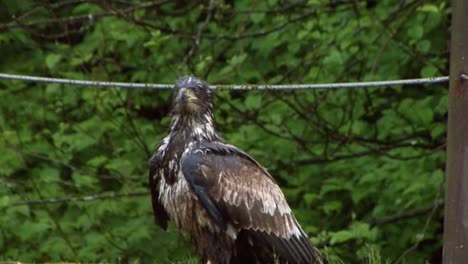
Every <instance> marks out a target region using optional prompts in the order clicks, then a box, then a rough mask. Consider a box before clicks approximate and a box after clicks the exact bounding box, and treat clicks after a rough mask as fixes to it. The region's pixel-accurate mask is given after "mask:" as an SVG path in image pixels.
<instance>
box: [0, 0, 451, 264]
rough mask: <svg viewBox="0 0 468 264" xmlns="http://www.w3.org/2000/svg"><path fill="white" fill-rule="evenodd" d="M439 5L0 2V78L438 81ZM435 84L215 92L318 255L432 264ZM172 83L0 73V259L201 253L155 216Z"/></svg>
mask: <svg viewBox="0 0 468 264" xmlns="http://www.w3.org/2000/svg"><path fill="white" fill-rule="evenodd" d="M449 18H450V8H449V5H448V1H443V0H426V1H423V0H413V1H409V0H408V1H407V0H401V1H395V0H379V1H376V0H367V1H364V0H308V1H299V0H297V1H281V0H268V1H258V0H254V1H247V0H242V1H217V0H213V1H167V0H166V1H164V0H163V1H149V2H145V1H126V0H117V1H93V0H68V1H45V0H40V1H33V0H21V1H13V0H2V1H0V58H1V59H0V72H2V73H15V74H27V75H34V76H45V77H58V78H72V79H83V80H101V81H120V82H141V83H174V82H175V80H176V79H177V77H178V76H181V75H185V74H194V75H196V76H198V77H200V78H202V79H205V80H206V81H207V82H209V83H210V84H295V83H300V84H305V83H326V82H352V81H370V80H392V79H405V78H420V77H432V76H442V75H448V47H449V37H450V36H449V21H450V19H449ZM447 91H448V83H446V84H437V85H414V86H407V87H381V88H358V89H338V90H301V91H265V90H262V91H260V90H251V91H227V90H223V91H216V92H214V94H215V120H216V126H217V129H218V131H219V132H220V133H221V134H222V135H223V137H225V138H226V139H227V140H228V141H230V142H231V143H233V144H235V145H237V146H239V147H240V148H242V149H243V150H245V151H247V152H249V153H250V154H251V155H252V156H254V157H255V158H256V159H257V160H258V161H259V162H260V163H261V164H263V165H264V166H265V167H267V168H268V169H269V171H270V172H271V174H272V175H273V176H274V178H275V179H276V181H277V182H278V184H279V185H280V186H281V188H282V190H283V192H284V193H285V195H286V197H287V200H288V201H289V203H290V204H291V206H292V207H293V209H294V212H295V214H296V216H297V218H298V220H299V222H300V223H301V225H302V226H303V228H304V229H305V231H306V232H307V233H308V235H309V236H310V238H311V240H312V242H313V243H314V244H315V245H317V246H318V247H319V248H320V249H321V251H322V253H323V254H324V255H325V256H326V257H327V258H328V259H329V260H330V262H331V263H387V262H389V263H440V262H441V251H442V249H441V245H442V223H443V197H444V194H443V180H444V167H445V143H446V140H445V133H446V121H447ZM170 94H171V91H169V90H149V89H146V90H145V89H142V90H136V89H121V88H96V87H81V86H72V85H62V84H53V83H34V82H21V81H11V80H0V153H1V154H0V260H1V261H21V262H58V261H74V262H119V263H197V261H198V260H197V259H196V257H194V255H193V251H192V248H191V246H190V244H189V243H187V242H184V240H183V239H182V238H181V237H180V236H179V234H178V233H177V231H176V230H175V228H174V227H173V226H171V227H170V229H169V231H168V232H164V231H162V230H160V229H159V227H158V226H157V225H156V224H155V223H154V219H153V215H152V208H151V202H150V196H149V192H148V164H147V160H148V158H149V157H150V156H151V155H152V153H153V152H154V151H155V150H156V147H157V145H158V143H159V141H160V140H161V139H162V138H163V137H164V135H165V134H166V133H167V129H168V123H169V117H168V114H169V111H170V102H169V98H170Z"/></svg>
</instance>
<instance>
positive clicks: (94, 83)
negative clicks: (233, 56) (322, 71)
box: [0, 73, 468, 90]
mask: <svg viewBox="0 0 468 264" xmlns="http://www.w3.org/2000/svg"><path fill="white" fill-rule="evenodd" d="M462 78H463V79H465V78H466V79H465V80H468V76H466V75H462ZM0 79H9V80H20V81H28V82H45V83H60V84H68V85H78V86H93V87H100V88H103V87H121V88H126V89H171V88H172V87H173V86H174V85H173V84H154V83H126V82H102V81H86V80H74V79H61V78H48V77H37V76H28V75H15V74H7V73H0ZM448 80H449V77H448V76H442V77H433V78H419V79H405V80H391V81H371V82H349V83H322V84H279V85H255V84H252V85H251V84H241V85H233V84H229V85H211V86H210V88H211V89H230V90H305V89H351V88H364V87H390V86H399V85H401V86H408V85H422V84H435V83H444V82H448Z"/></svg>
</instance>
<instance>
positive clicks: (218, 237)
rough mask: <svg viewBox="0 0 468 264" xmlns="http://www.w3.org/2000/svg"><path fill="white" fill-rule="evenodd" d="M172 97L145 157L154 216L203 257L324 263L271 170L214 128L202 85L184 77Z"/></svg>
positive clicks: (219, 260) (225, 260)
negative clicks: (158, 137) (166, 126)
mask: <svg viewBox="0 0 468 264" xmlns="http://www.w3.org/2000/svg"><path fill="white" fill-rule="evenodd" d="M172 100H173V101H172V113H171V124H170V130H169V134H168V135H167V136H166V137H165V138H164V139H163V140H162V142H161V144H160V146H159V148H158V150H157V151H156V153H155V154H154V155H153V157H152V158H151V159H150V170H149V180H150V188H151V194H152V203H153V211H154V216H155V220H156V222H157V223H158V224H159V225H160V226H161V227H162V228H163V229H166V228H167V222H168V221H169V220H171V221H173V222H174V223H175V225H176V226H177V228H178V229H179V230H180V231H181V232H182V233H183V234H184V235H185V236H186V237H188V238H189V239H191V240H192V241H193V243H194V245H195V248H196V252H197V253H198V255H199V256H200V257H201V259H202V261H203V263H207V262H210V263H212V264H218V263H219V264H223V263H226V264H228V263H274V262H279V263H322V261H321V258H320V255H319V253H318V251H317V249H316V248H314V247H313V246H312V244H311V243H310V241H309V239H308V238H307V235H306V234H305V233H304V231H303V230H302V228H301V227H300V225H299V224H298V222H297V221H296V219H295V217H294V215H293V213H292V211H291V209H290V207H289V205H288V204H287V202H286V199H285V197H284V195H283V193H282V192H281V189H280V188H279V187H278V185H277V184H276V183H275V181H274V179H273V178H272V177H271V176H270V174H269V173H268V172H267V171H266V170H265V168H263V167H262V166H261V165H260V164H258V162H257V161H255V160H254V159H253V158H252V157H250V156H249V155H248V154H247V153H245V152H243V151H242V150H240V149H238V148H237V147H235V146H233V145H230V144H228V143H227V142H226V141H225V140H223V139H222V138H220V137H219V136H218V135H217V133H216V131H215V129H214V127H213V111H212V110H213V104H212V99H211V92H210V90H209V89H208V86H207V84H206V83H204V82H202V81H200V80H198V79H196V78H195V77H193V76H187V77H183V78H181V79H179V80H178V81H177V83H176V85H175V87H174V92H173V98H172Z"/></svg>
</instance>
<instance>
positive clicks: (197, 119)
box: [170, 113, 218, 142]
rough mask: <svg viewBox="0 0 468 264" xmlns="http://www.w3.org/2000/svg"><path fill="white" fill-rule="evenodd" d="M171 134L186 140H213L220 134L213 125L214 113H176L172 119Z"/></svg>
mask: <svg viewBox="0 0 468 264" xmlns="http://www.w3.org/2000/svg"><path fill="white" fill-rule="evenodd" d="M170 130H171V134H172V135H173V136H174V137H179V138H181V139H183V141H184V142H192V141H210V142H211V141H213V140H216V139H218V135H217V133H216V131H215V129H214V126H213V114H211V113H206V114H201V115H180V114H174V115H173V116H172V120H171V127H170Z"/></svg>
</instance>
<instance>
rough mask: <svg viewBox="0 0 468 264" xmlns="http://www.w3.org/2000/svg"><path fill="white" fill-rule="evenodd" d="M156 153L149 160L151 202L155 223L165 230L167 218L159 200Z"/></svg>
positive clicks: (159, 178) (159, 179) (159, 182)
mask: <svg viewBox="0 0 468 264" xmlns="http://www.w3.org/2000/svg"><path fill="white" fill-rule="evenodd" d="M157 154H158V153H156V154H155V155H154V156H153V157H152V158H151V159H150V160H149V184H150V190H151V201H152V204H153V214H154V219H155V220H156V223H157V224H158V225H159V226H160V227H161V228H162V229H164V230H166V229H167V221H168V220H169V216H168V215H167V212H166V210H165V209H164V207H163V205H162V204H161V201H160V200H159V185H160V184H161V180H162V175H159V174H158V167H159V166H158V164H159V162H158V160H159V159H158V157H157Z"/></svg>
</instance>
